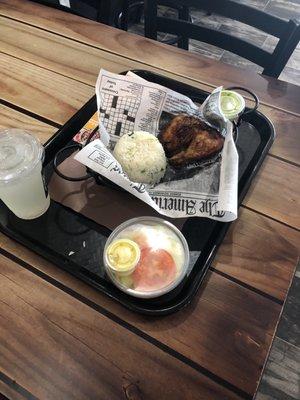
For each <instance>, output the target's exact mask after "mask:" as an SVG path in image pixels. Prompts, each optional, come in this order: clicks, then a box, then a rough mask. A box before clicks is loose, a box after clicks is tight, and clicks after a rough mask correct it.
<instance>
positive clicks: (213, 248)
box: [0, 69, 275, 315]
mask: <svg viewBox="0 0 300 400" xmlns="http://www.w3.org/2000/svg"><path fill="white" fill-rule="evenodd" d="M130 71H132V72H134V73H136V74H140V75H150V77H151V76H152V77H154V78H156V79H159V80H162V81H166V82H171V83H170V85H171V84H173V85H178V86H179V87H180V88H179V90H178V91H179V92H180V91H181V90H180V89H185V90H191V92H193V93H195V94H198V95H199V96H200V93H201V97H206V96H207V95H208V94H209V92H207V91H205V90H203V89H199V88H195V87H193V86H191V85H187V84H185V83H182V82H180V81H177V80H175V79H172V78H168V77H165V76H163V75H159V74H156V73H154V72H151V71H148V70H140V69H139V70H130ZM127 72H128V71H124V72H123V73H122V74H126V73H127ZM95 102H96V96H95V95H94V96H92V97H91V98H90V99H89V100H88V101H87V102H86V103H85V104H84V105H83V106H82V107H81V108H80V109H79V110H78V111H77V112H76V113H75V114H74V115H73V116H72V117H71V118H70V119H69V120H68V121H67V122H66V123H65V124H64V125H63V126H61V127H60V128H59V129H58V130H57V132H56V133H55V134H54V135H53V136H52V137H51V138H49V139H48V140H47V141H46V142H45V144H44V146H45V153H46V157H45V162H44V165H48V164H49V163H50V162H51V160H49V158H48V157H47V154H48V153H49V152H51V149H53V148H55V147H57V146H59V145H60V143H62V142H66V141H69V140H70V139H68V140H67V139H65V140H63V139H64V138H63V136H64V132H65V131H69V130H73V135H74V132H76V131H78V122H79V121H80V120H84V122H83V124H84V123H85V122H86V121H88V119H89V118H90V117H91V116H92V114H89V117H88V119H85V117H84V118H82V116H83V115H84V114H85V113H86V112H87V111H88V110H90V109H91V108H92V107H93V106H94V104H95ZM255 114H257V115H258V116H259V118H260V119H263V120H264V121H265V122H266V123H267V125H268V128H269V131H270V135H269V137H268V140H267V142H266V144H265V145H264V147H263V150H262V151H261V152H260V155H259V159H258V162H257V163H256V164H255V166H254V168H253V169H251V172H250V174H249V172H248V174H249V176H248V177H247V181H246V184H244V185H243V190H241V191H239V198H238V203H239V206H240V204H241V202H242V200H243V198H244V197H245V195H246V193H247V191H248V189H249V187H250V185H251V182H252V179H253V178H254V176H255V175H256V173H257V172H258V170H259V168H260V166H261V164H262V162H263V161H264V159H265V157H266V154H267V153H268V150H269V148H270V147H271V145H272V143H273V141H274V139H275V128H274V125H273V123H272V122H271V121H270V119H269V118H268V117H266V116H265V115H264V114H262V113H261V112H260V111H255ZM83 124H82V125H81V127H82V126H83ZM79 129H80V128H79ZM257 151H258V149H257V150H256V152H255V154H254V155H253V157H252V159H251V162H252V161H253V158H254V157H255V155H256V153H257ZM251 162H250V164H251ZM250 164H249V165H248V166H247V167H246V170H245V171H244V173H243V176H244V175H246V174H247V171H248V169H249V166H250ZM239 186H240V185H239ZM51 201H52V202H53V200H51ZM57 204H59V203H57ZM60 206H61V207H63V208H65V209H68V207H66V206H63V205H62V204H60ZM68 210H71V209H68ZM71 211H72V212H73V213H76V212H75V211H74V210H71ZM76 214H77V215H81V216H82V217H83V218H86V219H87V220H88V218H87V217H85V216H83V215H82V214H79V213H76ZM212 222H214V223H215V221H212ZM93 223H95V222H94V221H93ZM231 223H232V222H220V221H218V222H216V223H215V227H214V229H213V231H212V232H215V230H218V236H217V238H216V239H215V240H214V244H211V243H208V244H206V246H205V247H207V246H209V248H210V251H209V252H208V254H203V253H204V252H201V254H200V255H199V257H198V259H197V261H196V263H195V264H194V266H193V269H192V271H193V270H195V269H198V266H199V265H201V266H202V268H201V273H200V274H199V276H198V278H197V279H193V280H192V281H191V282H189V290H188V293H186V294H185V295H184V296H183V297H182V298H181V299H180V300H179V301H177V302H176V299H177V295H176V296H175V303H174V304H171V305H167V306H166V307H160V308H159V309H153V308H151V307H148V308H147V307H145V306H137V305H132V303H136V299H135V298H131V296H129V297H130V298H131V300H132V302H131V303H128V302H127V303H125V302H124V301H122V297H123V296H121V298H120V296H119V297H118V296H116V295H114V294H113V293H111V292H109V291H108V290H103V288H102V287H101V286H100V287H99V284H97V283H96V282H95V281H93V280H92V279H89V278H88V277H87V276H80V274H78V264H75V265H76V266H77V268H75V269H71V268H68V267H67V265H66V264H64V263H59V262H57V258H58V257H55V256H54V255H51V254H50V252H49V251H47V250H46V252H45V251H43V248H42V245H36V244H35V243H33V241H30V240H27V239H26V238H24V237H22V236H21V235H19V234H18V233H16V232H14V231H13V230H9V229H7V228H6V227H4V226H3V225H2V224H0V230H1V231H2V232H3V233H5V234H6V235H7V236H9V237H10V238H12V239H14V240H16V241H17V242H19V243H20V244H22V245H24V246H26V247H28V248H29V249H30V250H32V251H34V252H35V253H37V254H39V255H40V256H42V257H43V258H44V259H46V260H49V261H50V262H52V263H53V264H54V265H55V266H57V267H58V268H61V269H63V270H65V271H67V272H68V273H71V275H73V276H75V277H76V278H77V279H80V280H82V281H83V282H85V283H86V284H89V285H90V286H93V287H94V288H96V289H97V290H98V291H100V292H102V293H104V295H107V296H109V297H110V298H112V299H114V300H116V301H118V302H119V303H120V304H122V305H123V306H125V307H127V308H129V309H130V310H131V311H134V312H138V313H142V314H147V315H167V314H170V313H173V312H176V311H179V310H180V309H182V308H183V307H186V306H187V305H188V304H190V303H191V301H192V299H193V298H194V296H195V294H196V293H197V291H198V289H199V287H200V285H201V284H202V282H203V279H204V278H205V276H206V274H207V271H208V269H209V267H210V265H211V262H212V260H213V258H214V257H215V255H216V252H217V250H218V248H219V246H220V244H221V243H222V241H223V239H224V236H225V234H226V232H227V230H228V228H229V227H230V225H231ZM210 236H212V233H211V234H210ZM210 241H211V237H210V240H209V242H210ZM202 258H204V262H203V260H202ZM61 264H63V265H61ZM69 264H72V262H71V261H70V260H69ZM185 286H186V285H184V287H185ZM117 291H118V290H117ZM182 291H183V288H182ZM126 296H128V295H126ZM147 302H150V303H151V299H149V300H148V301H147ZM172 302H173V299H172ZM137 303H139V301H137Z"/></svg>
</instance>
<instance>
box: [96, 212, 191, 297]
mask: <svg viewBox="0 0 300 400" xmlns="http://www.w3.org/2000/svg"><path fill="white" fill-rule="evenodd" d="M115 250H117V251H116V252H115ZM103 261H104V266H105V270H106V273H107V275H108V276H109V278H110V279H111V281H112V282H113V283H114V284H115V285H116V286H117V287H118V288H119V289H120V290H122V291H123V292H125V293H127V294H130V295H131V296H134V297H140V298H155V297H159V296H162V295H164V294H166V293H168V292H170V291H171V290H173V289H174V288H175V287H176V286H178V285H179V284H180V283H181V282H182V280H183V279H184V277H185V276H186V274H187V270H188V265H189V249H188V244H187V242H186V240H185V238H184V236H183V235H182V233H181V232H180V231H179V230H178V229H177V228H176V227H175V226H174V225H173V224H171V223H170V222H168V221H165V220H163V219H161V218H157V217H139V218H133V219H130V220H128V221H126V222H124V223H123V224H121V225H119V226H118V227H117V228H116V229H115V230H114V231H113V232H112V233H111V235H110V236H109V238H108V239H107V242H106V245H105V248H104V254H103Z"/></svg>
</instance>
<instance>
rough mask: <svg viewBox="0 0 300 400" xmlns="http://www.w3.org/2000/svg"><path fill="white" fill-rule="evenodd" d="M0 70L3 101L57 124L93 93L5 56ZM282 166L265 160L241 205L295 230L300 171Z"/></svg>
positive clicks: (297, 219) (270, 160)
mask: <svg viewBox="0 0 300 400" xmlns="http://www.w3.org/2000/svg"><path fill="white" fill-rule="evenodd" d="M1 66H2V70H1V73H2V74H3V75H4V76H5V81H4V80H3V82H2V84H1V83H0V85H1V86H0V88H1V89H2V90H1V96H2V97H3V98H4V100H6V101H9V102H13V103H14V104H16V105H18V106H19V107H22V108H24V109H27V110H30V111H31V112H33V113H35V114H38V115H41V116H43V117H44V118H47V119H49V120H51V121H55V122H57V123H64V122H66V121H67V119H68V118H70V117H71V116H72V115H73V114H74V113H75V111H77V109H79V108H80V106H82V104H83V103H84V102H85V101H87V100H88V98H89V97H90V96H91V95H92V94H93V92H94V89H93V88H92V87H90V86H88V85H85V84H83V83H80V82H77V81H75V80H72V79H70V78H68V77H65V76H62V75H59V74H56V73H54V72H52V71H48V70H45V69H43V68H41V67H38V66H35V65H32V64H30V63H27V62H24V61H22V60H19V59H16V58H14V57H11V56H8V55H6V54H1V55H0V67H1ZM285 165H286V164H283V162H282V161H280V160H277V159H274V158H270V157H268V158H267V160H266V161H265V162H264V164H263V166H262V168H261V170H260V171H259V174H258V177H257V178H256V179H255V180H254V182H253V185H252V187H251V189H250V191H249V193H248V195H247V197H246V199H245V201H244V202H243V204H246V205H247V206H249V207H250V208H252V209H254V210H258V211H260V212H262V213H264V214H266V215H268V216H270V217H272V218H275V219H277V220H278V221H281V222H284V223H286V224H289V225H291V226H293V227H296V228H297V227H299V224H300V221H299V215H298V214H297V209H296V206H297V204H298V201H299V200H298V199H299V197H298V199H297V198H296V196H295V195H296V194H297V191H298V190H299V185H297V182H298V180H299V170H298V168H297V167H296V166H293V165H286V166H285ZM283 166H284V168H283ZM283 189H284V190H283ZM252 196H253V199H252Z"/></svg>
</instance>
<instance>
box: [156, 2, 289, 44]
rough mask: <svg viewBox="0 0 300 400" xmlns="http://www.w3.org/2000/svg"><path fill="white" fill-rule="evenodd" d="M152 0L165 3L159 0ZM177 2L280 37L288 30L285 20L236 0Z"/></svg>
mask: <svg viewBox="0 0 300 400" xmlns="http://www.w3.org/2000/svg"><path fill="white" fill-rule="evenodd" d="M150 1H153V2H154V3H155V2H157V3H158V4H162V3H163V1H157V0H150ZM176 3H177V4H180V5H183V6H187V7H195V8H197V9H201V10H205V11H209V12H212V13H214V14H218V15H221V16H223V17H227V18H229V19H232V20H235V21H239V22H243V23H244V24H247V25H251V26H253V27H254V28H257V29H260V30H261V31H264V32H266V33H268V34H270V35H272V36H276V37H278V38H279V37H280V36H281V35H283V34H284V32H285V31H286V21H285V20H283V19H281V18H279V17H276V16H274V15H271V14H268V13H266V12H264V11H261V10H259V9H257V8H254V7H251V6H248V5H245V4H242V3H237V2H236V1H234V0H176Z"/></svg>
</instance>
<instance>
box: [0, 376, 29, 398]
mask: <svg viewBox="0 0 300 400" xmlns="http://www.w3.org/2000/svg"><path fill="white" fill-rule="evenodd" d="M7 399H8V400H26V397H24V396H22V395H21V394H20V393H18V392H17V391H16V390H14V389H12V388H11V387H9V386H8V385H7V384H6V383H4V382H2V381H0V400H7ZM27 400H28V398H27ZM31 400H35V399H31Z"/></svg>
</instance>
